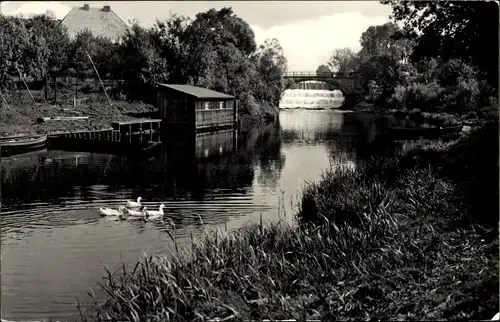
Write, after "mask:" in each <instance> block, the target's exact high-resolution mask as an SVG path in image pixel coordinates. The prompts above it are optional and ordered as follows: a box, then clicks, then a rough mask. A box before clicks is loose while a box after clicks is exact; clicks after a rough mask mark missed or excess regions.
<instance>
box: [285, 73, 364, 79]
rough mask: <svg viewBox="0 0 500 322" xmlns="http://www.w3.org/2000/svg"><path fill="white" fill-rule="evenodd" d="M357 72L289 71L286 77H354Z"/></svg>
mask: <svg viewBox="0 0 500 322" xmlns="http://www.w3.org/2000/svg"><path fill="white" fill-rule="evenodd" d="M354 75H355V73H334V72H322V73H316V72H287V73H285V74H284V75H283V76H284V77H318V78H321V77H353V76H354Z"/></svg>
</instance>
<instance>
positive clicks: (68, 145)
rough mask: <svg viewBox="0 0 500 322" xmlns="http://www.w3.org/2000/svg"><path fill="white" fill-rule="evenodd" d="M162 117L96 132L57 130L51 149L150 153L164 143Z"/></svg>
mask: <svg viewBox="0 0 500 322" xmlns="http://www.w3.org/2000/svg"><path fill="white" fill-rule="evenodd" d="M161 121H162V120H158V119H143V120H132V121H121V122H112V123H111V128H108V129H103V130H93V131H77V132H67V133H54V134H51V135H50V136H49V138H48V141H47V142H48V147H49V149H54V150H58V149H62V150H67V151H81V152H102V153H111V154H136V155H141V154H149V153H150V152H152V151H153V150H154V149H155V148H156V147H157V146H158V145H159V143H160V142H161V141H160V138H159V137H160V135H159V133H158V132H159V131H160V123H161Z"/></svg>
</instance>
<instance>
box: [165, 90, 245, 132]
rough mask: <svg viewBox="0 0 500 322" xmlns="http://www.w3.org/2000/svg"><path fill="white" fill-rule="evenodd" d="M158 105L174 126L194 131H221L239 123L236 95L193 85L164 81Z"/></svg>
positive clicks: (170, 124)
mask: <svg viewBox="0 0 500 322" xmlns="http://www.w3.org/2000/svg"><path fill="white" fill-rule="evenodd" d="M156 88H157V107H158V110H159V111H160V115H161V118H162V119H164V121H165V123H166V126H167V127H168V128H169V129H170V128H179V127H182V128H184V129H187V130H189V131H192V132H195V133H196V132H204V131H217V130H220V129H227V128H234V127H235V126H236V115H237V101H236V99H235V97H234V96H231V95H227V94H224V93H219V92H216V91H212V90H210V89H206V88H202V87H196V86H191V85H177V84H160V83H158V84H157V86H156Z"/></svg>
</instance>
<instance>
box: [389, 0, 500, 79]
mask: <svg viewBox="0 0 500 322" xmlns="http://www.w3.org/2000/svg"><path fill="white" fill-rule="evenodd" d="M382 3H384V4H390V5H391V6H392V15H391V16H392V18H393V19H394V20H396V21H399V22H402V23H403V25H404V28H403V33H402V35H403V36H404V37H406V38H408V39H412V40H415V42H416V45H415V48H414V50H413V54H412V59H413V60H416V61H418V60H420V59H422V58H430V57H441V58H443V59H444V60H448V59H451V58H458V59H461V60H463V61H466V62H470V63H471V64H473V65H475V66H477V67H478V68H479V70H480V71H481V72H482V73H483V74H484V76H485V77H486V79H487V80H488V82H489V84H490V85H491V86H492V87H494V88H495V89H497V88H498V32H499V27H498V19H499V11H498V5H497V4H496V3H495V2H492V1H453V2H452V1H396V0H385V1H382ZM485 46H488V49H487V50H486V49H485V48H484V47H485Z"/></svg>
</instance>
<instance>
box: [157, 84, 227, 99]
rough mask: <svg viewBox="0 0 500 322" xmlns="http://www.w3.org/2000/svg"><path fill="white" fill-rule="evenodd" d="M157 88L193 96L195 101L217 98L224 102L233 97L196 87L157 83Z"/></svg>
mask: <svg viewBox="0 0 500 322" xmlns="http://www.w3.org/2000/svg"><path fill="white" fill-rule="evenodd" d="M157 84H158V86H160V87H162V86H163V87H166V88H169V89H172V90H174V91H179V92H182V93H184V94H187V95H190V96H193V97H195V98H197V99H204V98H219V99H225V100H230V99H234V98H235V97H234V96H232V95H227V94H224V93H220V92H216V91H213V90H211V89H208V88H203V87H198V86H191V85H179V84H161V83H157Z"/></svg>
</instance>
